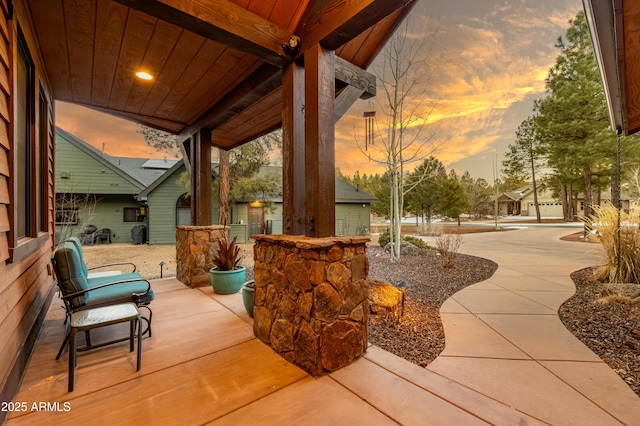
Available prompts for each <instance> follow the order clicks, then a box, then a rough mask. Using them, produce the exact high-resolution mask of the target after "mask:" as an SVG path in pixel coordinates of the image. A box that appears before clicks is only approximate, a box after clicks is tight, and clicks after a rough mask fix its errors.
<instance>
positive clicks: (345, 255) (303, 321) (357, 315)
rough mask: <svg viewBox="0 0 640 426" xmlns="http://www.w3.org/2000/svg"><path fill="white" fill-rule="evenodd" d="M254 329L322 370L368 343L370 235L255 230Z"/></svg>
mask: <svg viewBox="0 0 640 426" xmlns="http://www.w3.org/2000/svg"><path fill="white" fill-rule="evenodd" d="M254 238H255V240H256V244H255V247H254V279H255V287H256V288H255V307H254V311H253V314H254V322H253V331H254V333H255V335H256V337H257V338H258V339H260V340H261V341H263V342H264V343H266V344H268V345H270V346H271V347H272V348H273V350H275V351H276V352H278V353H279V354H280V355H282V356H283V357H284V358H285V359H287V360H288V361H290V362H292V363H293V364H296V365H298V366H299V367H301V368H302V369H304V370H305V371H307V372H308V373H309V374H311V375H314V376H320V375H323V374H327V373H330V372H332V371H335V370H337V369H339V368H342V367H344V366H346V365H348V364H350V363H351V362H352V361H354V360H355V359H357V358H358V357H360V356H361V355H362V354H363V353H364V352H365V351H366V348H367V340H368V330H367V314H368V309H367V290H368V287H367V283H366V281H365V280H366V278H367V273H368V272H369V261H368V259H367V256H366V253H365V249H366V243H367V242H368V241H369V238H367V237H329V238H310V237H303V236H293V235H257V236H254Z"/></svg>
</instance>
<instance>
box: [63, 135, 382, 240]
mask: <svg viewBox="0 0 640 426" xmlns="http://www.w3.org/2000/svg"><path fill="white" fill-rule="evenodd" d="M55 161H56V176H55V182H56V236H57V238H58V240H60V239H61V238H68V237H69V236H72V235H80V234H81V233H82V232H83V231H84V230H85V227H86V226H88V225H93V226H95V227H96V228H98V229H103V228H107V229H109V230H110V236H111V241H112V242H129V241H131V240H132V238H131V232H132V228H133V227H136V226H138V225H144V226H145V228H146V239H147V242H148V243H149V244H175V232H176V231H175V229H176V226H177V225H188V224H190V223H191V207H190V200H189V197H188V191H187V189H186V188H185V186H184V185H183V184H181V183H180V182H179V178H180V176H181V174H183V173H184V172H185V171H186V168H185V166H184V163H183V162H182V160H166V159H145V158H128V157H112V156H109V155H107V154H105V153H103V152H101V151H100V150H98V149H96V148H94V147H93V146H91V145H89V144H87V143H86V142H84V141H82V140H81V139H79V138H77V137H75V136H74V135H72V134H70V133H69V132H66V131H64V130H62V129H60V128H56V153H55ZM269 170H271V171H276V172H279V173H281V172H282V169H281V168H279V167H265V168H263V170H261V173H264V172H267V171H269ZM214 178H215V172H214ZM376 201H377V199H376V198H375V197H373V196H371V195H369V194H367V193H366V192H364V191H361V190H359V189H358V188H356V187H354V186H352V185H350V184H348V183H347V182H345V181H343V180H341V179H338V178H336V233H337V234H338V235H362V234H367V233H368V232H369V229H370V217H371V208H370V205H371V203H373V202H376ZM211 206H212V209H211V211H212V221H213V223H217V221H218V212H219V205H218V199H217V198H213V199H212V200H211ZM262 233H273V234H279V233H282V198H281V197H280V196H278V197H274V196H266V197H262V199H260V200H237V201H236V202H235V203H234V205H233V206H232V209H231V236H232V237H233V236H237V237H238V241H240V242H246V241H247V240H248V239H249V238H250V237H251V236H252V235H255V234H262Z"/></svg>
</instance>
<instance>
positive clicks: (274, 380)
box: [7, 228, 640, 425]
mask: <svg viewBox="0 0 640 426" xmlns="http://www.w3.org/2000/svg"><path fill="white" fill-rule="evenodd" d="M566 233H567V230H566V229H565V230H562V229H555V228H536V229H524V230H519V231H511V232H503V233H489V234H473V235H466V236H465V237H464V246H463V251H464V252H466V253H469V254H475V255H480V256H483V257H486V258H490V259H492V260H494V261H496V262H497V263H498V264H499V265H500V266H499V268H498V270H497V272H496V274H495V275H494V276H493V277H492V278H491V279H489V280H487V281H484V282H482V283H478V284H476V285H473V286H470V287H468V288H467V289H464V290H462V291H460V292H458V293H457V294H455V295H454V296H453V297H452V298H450V299H449V300H448V301H447V302H445V304H444V305H443V307H442V309H441V312H442V318H443V323H444V327H445V335H446V348H445V350H444V352H443V353H442V354H441V355H440V357H438V358H437V359H436V360H435V361H434V362H433V363H431V364H430V365H429V366H428V367H427V368H426V369H425V368H421V367H419V366H417V365H414V364H411V363H409V362H407V361H405V360H403V359H401V358H398V357H396V356H394V355H392V354H390V353H388V352H385V351H383V350H381V349H379V348H377V347H374V346H372V347H370V348H369V350H368V351H367V354H366V355H365V356H364V357H363V358H361V359H360V360H358V361H356V362H355V363H353V364H351V365H350V366H348V367H346V368H344V369H342V370H339V371H337V372H334V373H332V374H330V375H328V376H325V377H322V378H312V377H310V376H308V375H307V374H306V373H305V372H304V371H302V370H300V369H299V368H297V367H295V366H293V365H291V364H289V363H288V362H286V361H285V360H283V359H282V358H280V357H279V356H278V355H276V354H275V353H274V352H273V351H271V349H269V348H268V347H267V346H265V345H263V344H262V343H260V342H259V341H257V340H256V339H255V338H254V337H253V333H252V329H251V325H250V324H251V319H250V318H249V317H248V316H247V315H246V313H244V309H243V307H242V300H241V297H240V295H239V294H237V295H230V296H220V295H216V294H214V293H213V292H212V291H211V289H210V288H201V289H188V288H185V287H184V286H183V285H182V284H181V283H179V282H178V281H176V280H175V279H171V278H170V279H164V280H155V281H153V283H152V285H153V287H154V291H155V292H156V300H155V301H154V303H153V310H154V321H153V325H154V328H153V337H151V338H145V339H144V341H143V356H142V369H141V371H140V372H136V371H135V355H134V354H130V353H129V352H128V345H127V344H126V343H124V344H121V345H112V346H109V347H106V348H102V349H99V350H95V351H92V352H89V353H85V354H82V355H80V356H79V359H78V367H77V369H76V386H75V389H76V390H75V391H74V392H73V393H68V392H67V363H68V360H67V355H66V353H65V355H63V357H62V358H61V359H60V360H59V361H55V354H56V352H57V349H58V347H59V344H60V343H61V341H62V338H63V332H64V328H63V326H62V318H63V311H62V309H61V308H60V307H59V306H60V303H59V301H57V300H54V302H53V304H52V307H51V309H50V312H49V315H48V317H47V320H46V322H45V326H44V329H43V331H42V333H41V335H40V338H39V340H38V343H37V346H36V350H35V352H34V354H33V356H32V358H31V360H30V363H29V367H28V369H27V372H26V375H25V378H24V380H23V383H22V387H21V390H20V392H19V394H18V395H17V396H16V398H15V399H14V401H15V402H26V407H27V410H26V411H24V412H16V413H13V414H11V416H10V418H9V420H8V422H7V424H9V425H18V424H29V425H33V424H56V425H59V424H118V425H121V424H137V425H139V424H154V425H155V424H162V425H165V424H180V425H190V424H209V423H213V424H234V425H238V424H278V425H280V424H305V425H306V424H340V425H342V424H349V425H351V424H367V425H371V424H376V425H377V424H420V425H431V424H443V425H468V424H498V425H506V424H520V425H524V424H530V425H534V424H554V425H570V424H576V425H607V424H618V425H619V424H630V425H631V424H640V420H639V419H640V398H638V397H637V396H636V395H635V394H634V393H633V392H632V391H631V390H630V389H629V388H628V387H627V386H626V384H624V382H623V381H622V380H621V379H620V378H619V377H618V376H617V375H616V374H615V373H614V372H613V371H612V370H611V369H610V368H609V367H608V366H607V365H606V364H604V363H603V362H602V361H601V360H600V359H599V358H598V357H597V356H595V355H594V354H593V353H592V352H591V351H589V350H588V349H587V348H586V347H585V346H584V345H582V344H581V343H580V342H579V341H578V340H577V339H575V338H574V337H573V335H571V334H570V333H569V332H568V331H567V330H566V329H565V328H564V326H563V325H562V323H561V322H560V320H559V319H558V317H557V309H558V307H559V306H560V304H561V303H562V302H563V301H564V300H565V299H566V298H568V297H570V296H571V295H572V294H573V292H574V288H573V283H572V282H571V279H570V278H569V273H570V272H571V271H573V270H576V269H579V268H581V267H584V266H588V265H592V264H594V262H595V261H594V255H593V254H590V253H589V251H590V250H592V249H593V248H594V247H595V246H594V245H587V244H580V243H567V242H563V241H559V240H558V237H559V236H561V235H564V234H566ZM125 327H126V326H125ZM97 331H100V333H95V337H94V336H93V335H92V337H94V341H97V340H98V339H99V338H100V337H101V336H100V334H103V336H102V337H103V338H106V337H107V335H112V334H123V333H124V334H126V330H124V329H118V327H112V328H111V329H102V330H97ZM34 402H36V403H39V402H48V403H55V402H59V403H60V405H59V406H56V405H55V404H49V406H48V407H47V408H48V409H47V410H42V411H36V410H33V405H32V403H34ZM65 402H68V405H64V403H65ZM55 409H59V410H58V411H55Z"/></svg>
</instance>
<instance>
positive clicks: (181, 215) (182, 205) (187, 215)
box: [176, 194, 191, 226]
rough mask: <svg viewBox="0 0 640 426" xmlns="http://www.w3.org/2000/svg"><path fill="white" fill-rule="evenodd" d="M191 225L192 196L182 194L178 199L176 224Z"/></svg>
mask: <svg viewBox="0 0 640 426" xmlns="http://www.w3.org/2000/svg"><path fill="white" fill-rule="evenodd" d="M181 225H191V197H189V196H188V195H187V194H182V195H181V196H180V197H179V198H178V201H176V226H181Z"/></svg>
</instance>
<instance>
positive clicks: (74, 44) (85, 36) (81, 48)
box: [64, 0, 96, 103]
mask: <svg viewBox="0 0 640 426" xmlns="http://www.w3.org/2000/svg"><path fill="white" fill-rule="evenodd" d="M95 6H96V3H95V2H87V1H83V0H66V1H65V3H64V14H65V19H66V24H67V43H68V47H67V50H68V52H69V67H70V70H71V92H72V96H73V100H74V101H76V102H83V103H89V102H90V101H91V81H92V79H93V56H94V55H93V47H94V43H95V21H96V8H95Z"/></svg>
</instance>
